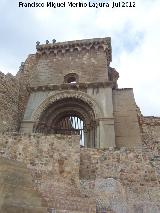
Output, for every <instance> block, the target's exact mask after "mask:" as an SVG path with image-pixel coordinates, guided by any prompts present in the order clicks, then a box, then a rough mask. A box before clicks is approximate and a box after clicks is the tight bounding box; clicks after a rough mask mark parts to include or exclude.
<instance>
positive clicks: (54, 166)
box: [0, 135, 95, 213]
mask: <svg viewBox="0 0 160 213" xmlns="http://www.w3.org/2000/svg"><path fill="white" fill-rule="evenodd" d="M0 156H2V157H4V158H7V159H10V160H16V161H20V162H23V163H25V164H26V165H27V168H28V169H29V171H30V173H31V174H32V178H33V184H34V187H35V189H36V190H38V191H39V193H40V194H41V196H42V197H43V199H44V200H45V201H46V203H47V206H48V207H49V208H55V209H58V210H66V211H69V212H72V211H73V212H74V211H75V212H79V213H82V212H83V213H94V212H95V202H94V200H90V199H89V198H87V197H85V196H84V195H83V194H81V193H80V184H79V164H80V147H79V137H72V136H68V137H67V136H63V135H56V136H54V135H52V136H42V135H31V136H23V135H18V136H17V135H8V136H5V135H3V136H1V137H0Z"/></svg>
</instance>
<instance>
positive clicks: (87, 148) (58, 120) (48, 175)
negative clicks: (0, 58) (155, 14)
mask: <svg viewBox="0 0 160 213" xmlns="http://www.w3.org/2000/svg"><path fill="white" fill-rule="evenodd" d="M36 49H37V52H36V53H35V54H30V55H29V56H28V58H27V59H26V61H25V62H24V63H22V64H21V67H20V69H19V72H18V73H17V75H16V76H12V75H11V74H7V75H4V74H3V73H0V182H1V185H0V213H23V212H24V213H47V212H48V213H49V212H50V213H55V212H56V213H160V118H158V117H144V116H143V115H142V114H141V112H140V110H139V108H138V107H137V105H136V102H135V99H134V94H133V89H131V88H123V89H119V88H118V83H117V81H118V78H119V73H118V72H117V71H116V69H115V68H112V67H111V66H110V62H111V61H112V48H111V39H110V38H109V37H107V38H97V39H86V40H76V41H68V42H60V43H56V42H55V41H53V43H49V42H48V41H47V42H46V44H42V45H41V44H40V43H39V42H37V45H36Z"/></svg>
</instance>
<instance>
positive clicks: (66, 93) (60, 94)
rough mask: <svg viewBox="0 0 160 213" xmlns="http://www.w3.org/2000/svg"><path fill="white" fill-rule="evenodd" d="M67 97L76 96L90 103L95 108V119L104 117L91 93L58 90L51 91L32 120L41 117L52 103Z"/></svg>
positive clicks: (34, 120) (35, 111)
mask: <svg viewBox="0 0 160 213" xmlns="http://www.w3.org/2000/svg"><path fill="white" fill-rule="evenodd" d="M65 98H75V99H78V100H81V101H83V102H84V103H86V104H88V105H89V106H90V108H91V109H92V110H93V112H94V114H95V119H97V118H101V117H103V112H102V110H101V108H100V106H99V105H98V103H97V102H96V101H95V100H93V99H92V98H91V97H90V96H89V95H87V94H86V93H83V92H80V91H68V90H67V91H63V92H58V93H56V94H53V93H50V95H49V97H48V98H46V99H45V100H44V101H43V102H42V103H41V104H40V105H39V106H38V108H37V109H35V110H34V112H33V113H32V116H31V120H32V121H33V122H37V121H38V120H39V119H40V116H41V114H42V113H43V111H44V110H45V109H46V108H47V107H48V106H49V105H50V104H52V103H54V102H56V101H58V100H63V99H65Z"/></svg>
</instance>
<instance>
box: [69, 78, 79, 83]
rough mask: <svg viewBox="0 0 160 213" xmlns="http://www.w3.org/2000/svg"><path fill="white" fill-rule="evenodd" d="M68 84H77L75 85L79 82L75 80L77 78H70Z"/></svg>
mask: <svg viewBox="0 0 160 213" xmlns="http://www.w3.org/2000/svg"><path fill="white" fill-rule="evenodd" d="M67 83H69V84H75V83H77V82H76V78H75V77H70V78H68V79H67Z"/></svg>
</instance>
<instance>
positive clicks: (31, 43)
mask: <svg viewBox="0 0 160 213" xmlns="http://www.w3.org/2000/svg"><path fill="white" fill-rule="evenodd" d="M0 1H1V2H0V71H2V72H3V73H8V72H9V73H12V74H13V75H15V74H16V73H17V71H18V69H19V66H20V64H21V62H23V61H25V60H26V58H27V56H28V54H31V53H35V52H36V41H40V42H41V43H45V41H46V40H49V41H52V39H56V41H57V42H61V41H68V40H78V39H86V38H103V37H111V38H112V63H111V67H114V68H116V70H117V71H118V72H119V75H120V78H119V80H118V85H119V88H133V90H134V96H135V100H136V103H137V105H138V106H139V107H140V109H141V112H142V114H144V115H148V116H151V115H153V116H160V95H159V93H160V0H135V1H130V2H131V5H133V2H135V7H128V8H127V7H119V8H111V7H112V4H113V0H106V1H104V0H102V1H100V0H91V1H90V2H91V3H99V2H105V3H109V5H110V7H105V8H93V7H88V6H87V7H85V8H79V7H78V8H75V7H74V8H70V7H68V5H67V4H66V7H65V8H56V9H55V8H47V7H44V8H19V7H18V3H19V1H18V0H14V1H11V0H0ZM52 1H53V2H59V3H60V2H64V1H65V0H52ZM68 1H69V0H68ZM68 1H65V2H66V3H67V2H68ZM128 1H129V0H128ZM22 2H23V3H25V2H30V3H32V2H34V0H33V1H31V0H26V1H22ZM35 2H41V3H44V4H45V5H46V2H47V0H35ZM72 2H83V3H84V2H85V3H87V4H88V0H79V1H78V0H73V1H72ZM114 2H119V1H117V0H115V1H114ZM124 2H126V0H124Z"/></svg>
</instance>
